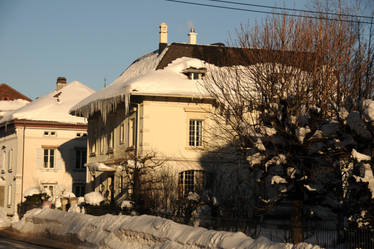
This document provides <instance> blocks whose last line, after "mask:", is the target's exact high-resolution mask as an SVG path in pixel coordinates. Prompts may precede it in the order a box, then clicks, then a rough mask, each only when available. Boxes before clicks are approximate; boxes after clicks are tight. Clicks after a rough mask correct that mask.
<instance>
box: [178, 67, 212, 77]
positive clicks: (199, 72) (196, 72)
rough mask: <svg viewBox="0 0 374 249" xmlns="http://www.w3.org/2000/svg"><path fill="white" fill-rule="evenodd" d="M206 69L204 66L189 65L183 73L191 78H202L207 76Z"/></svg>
mask: <svg viewBox="0 0 374 249" xmlns="http://www.w3.org/2000/svg"><path fill="white" fill-rule="evenodd" d="M206 71H207V70H206V68H204V67H201V68H195V67H189V68H186V69H184V70H183V74H185V75H186V76H187V77H188V78H189V79H190V80H200V79H202V78H203V77H204V76H205V74H206Z"/></svg>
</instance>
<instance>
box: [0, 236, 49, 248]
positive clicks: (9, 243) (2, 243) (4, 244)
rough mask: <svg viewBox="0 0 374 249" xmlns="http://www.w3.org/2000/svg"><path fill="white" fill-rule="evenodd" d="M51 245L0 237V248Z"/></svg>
mask: <svg viewBox="0 0 374 249" xmlns="http://www.w3.org/2000/svg"><path fill="white" fill-rule="evenodd" d="M50 248H52V247H42V246H37V245H33V244H29V243H25V242H21V241H17V240H11V239H6V238H4V237H0V249H50Z"/></svg>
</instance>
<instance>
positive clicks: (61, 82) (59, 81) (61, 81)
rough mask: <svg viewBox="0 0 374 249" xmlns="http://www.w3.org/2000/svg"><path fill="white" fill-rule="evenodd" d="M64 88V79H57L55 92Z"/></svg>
mask: <svg viewBox="0 0 374 249" xmlns="http://www.w3.org/2000/svg"><path fill="white" fill-rule="evenodd" d="M64 86H66V78H65V77H58V78H57V82H56V90H57V91H58V90H60V89H61V88H63V87H64Z"/></svg>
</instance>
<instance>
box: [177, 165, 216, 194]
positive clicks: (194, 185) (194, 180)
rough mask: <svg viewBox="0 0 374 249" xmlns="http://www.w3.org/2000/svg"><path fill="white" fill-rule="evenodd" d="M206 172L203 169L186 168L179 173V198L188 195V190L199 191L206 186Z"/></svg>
mask: <svg viewBox="0 0 374 249" xmlns="http://www.w3.org/2000/svg"><path fill="white" fill-rule="evenodd" d="M208 180H209V179H208V174H207V172H205V171H203V170H187V171H183V172H180V173H179V176H178V194H179V198H183V197H186V196H188V194H189V193H190V192H195V193H201V191H202V190H204V189H206V188H207V187H208Z"/></svg>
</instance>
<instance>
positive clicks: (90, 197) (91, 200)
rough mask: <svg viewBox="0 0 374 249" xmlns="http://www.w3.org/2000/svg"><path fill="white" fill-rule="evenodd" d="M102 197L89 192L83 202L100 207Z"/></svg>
mask: <svg viewBox="0 0 374 249" xmlns="http://www.w3.org/2000/svg"><path fill="white" fill-rule="evenodd" d="M103 200H104V197H103V196H102V195H101V194H100V193H98V192H90V193H87V194H85V195H84V201H85V202H86V203H87V204H90V205H96V206H97V205H100V202H102V201H103Z"/></svg>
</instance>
